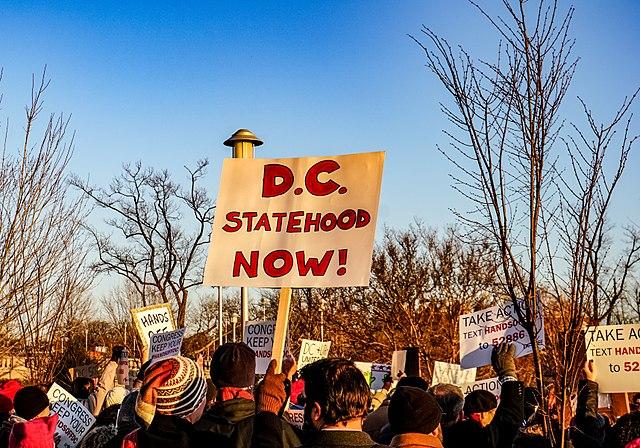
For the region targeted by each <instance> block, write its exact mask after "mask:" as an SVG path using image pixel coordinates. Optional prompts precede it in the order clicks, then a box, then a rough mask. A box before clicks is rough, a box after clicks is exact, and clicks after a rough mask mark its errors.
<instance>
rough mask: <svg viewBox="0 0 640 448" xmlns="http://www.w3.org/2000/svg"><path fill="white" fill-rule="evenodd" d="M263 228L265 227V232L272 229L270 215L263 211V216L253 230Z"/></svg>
mask: <svg viewBox="0 0 640 448" xmlns="http://www.w3.org/2000/svg"><path fill="white" fill-rule="evenodd" d="M261 228H264V231H265V232H270V231H271V224H270V223H269V215H268V214H267V213H263V214H262V216H260V219H258V222H257V223H256V226H255V228H254V229H253V230H260V229H261Z"/></svg>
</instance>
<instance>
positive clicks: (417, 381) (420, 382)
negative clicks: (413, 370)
mask: <svg viewBox="0 0 640 448" xmlns="http://www.w3.org/2000/svg"><path fill="white" fill-rule="evenodd" d="M397 387H417V388H418V389H422V390H429V383H427V382H426V381H425V380H424V379H423V378H420V377H419V376H403V377H402V378H400V381H398V386H397Z"/></svg>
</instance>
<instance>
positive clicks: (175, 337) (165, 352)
mask: <svg viewBox="0 0 640 448" xmlns="http://www.w3.org/2000/svg"><path fill="white" fill-rule="evenodd" d="M185 330H186V328H180V329H178V330H175V331H167V332H165V333H154V334H152V335H151V337H150V340H149V343H150V345H149V359H151V360H153V362H156V361H160V360H161V359H166V358H170V357H172V356H179V355H180V349H181V348H182V340H183V339H184V331H185Z"/></svg>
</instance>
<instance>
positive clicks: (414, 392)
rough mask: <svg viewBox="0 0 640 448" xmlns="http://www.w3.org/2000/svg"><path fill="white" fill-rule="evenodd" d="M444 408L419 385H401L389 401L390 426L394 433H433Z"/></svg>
mask: <svg viewBox="0 0 640 448" xmlns="http://www.w3.org/2000/svg"><path fill="white" fill-rule="evenodd" d="M441 418H442V410H441V409H440V406H438V402H437V401H436V399H435V397H434V396H433V395H431V394H430V393H429V392H426V391H424V390H422V389H419V388H417V387H406V386H405V387H399V388H397V389H396V391H395V393H394V394H393V396H392V397H391V400H390V402H389V426H390V427H391V431H392V432H393V433H394V434H406V433H419V434H431V433H432V432H433V431H434V430H435V429H436V428H437V427H438V425H439V424H440V419H441Z"/></svg>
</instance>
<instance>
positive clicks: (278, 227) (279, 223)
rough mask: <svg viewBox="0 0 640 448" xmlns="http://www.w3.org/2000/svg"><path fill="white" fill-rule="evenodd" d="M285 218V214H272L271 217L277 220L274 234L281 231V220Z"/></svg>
mask: <svg viewBox="0 0 640 448" xmlns="http://www.w3.org/2000/svg"><path fill="white" fill-rule="evenodd" d="M286 216H287V214H286V213H283V212H279V213H273V217H274V218H277V221H276V232H280V231H282V220H283V219H284V218H285V217H286Z"/></svg>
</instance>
